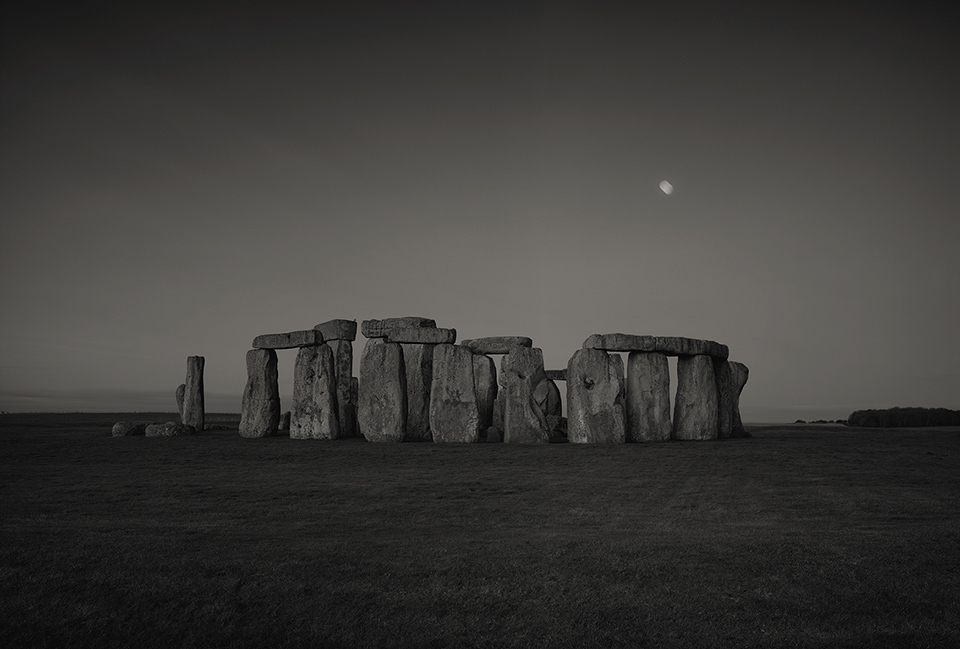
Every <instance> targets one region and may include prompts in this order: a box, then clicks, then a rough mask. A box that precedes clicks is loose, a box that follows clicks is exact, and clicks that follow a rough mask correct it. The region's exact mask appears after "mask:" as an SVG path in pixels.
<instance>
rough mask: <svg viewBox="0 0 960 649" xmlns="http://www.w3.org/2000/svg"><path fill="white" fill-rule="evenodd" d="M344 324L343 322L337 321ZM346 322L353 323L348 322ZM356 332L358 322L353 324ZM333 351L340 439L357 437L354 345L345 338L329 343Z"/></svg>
mask: <svg viewBox="0 0 960 649" xmlns="http://www.w3.org/2000/svg"><path fill="white" fill-rule="evenodd" d="M335 322H343V321H339V320H338V321H335ZM346 322H352V321H351V320H347V321H346ZM353 325H354V330H356V325H357V323H356V322H353ZM327 345H329V347H330V349H331V350H332V351H333V370H334V374H335V375H336V381H337V418H338V419H339V420H340V437H356V435H357V399H356V397H355V395H354V393H353V343H352V342H351V341H349V340H346V339H344V338H337V339H332V340H330V342H328V343H327Z"/></svg>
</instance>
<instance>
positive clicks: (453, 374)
mask: <svg viewBox="0 0 960 649" xmlns="http://www.w3.org/2000/svg"><path fill="white" fill-rule="evenodd" d="M430 428H431V430H432V431H433V441H434V442H465V443H470V442H476V441H477V440H478V439H479V438H480V411H479V409H478V408H477V394H476V386H475V384H474V380H473V353H472V352H471V351H470V350H469V349H467V348H466V347H461V346H460V345H437V346H436V347H435V348H434V350H433V384H432V388H431V390H430Z"/></svg>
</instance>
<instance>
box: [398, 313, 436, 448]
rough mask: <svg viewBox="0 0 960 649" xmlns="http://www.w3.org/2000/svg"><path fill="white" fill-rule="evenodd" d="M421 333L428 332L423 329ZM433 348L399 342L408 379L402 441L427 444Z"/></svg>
mask: <svg viewBox="0 0 960 649" xmlns="http://www.w3.org/2000/svg"><path fill="white" fill-rule="evenodd" d="M424 331H430V330H429V329H424ZM435 347H436V346H435V345H419V344H413V343H402V344H400V348H401V349H402V350H403V368H404V371H405V372H406V377H407V424H406V431H405V432H404V435H403V440H404V441H405V442H406V441H412V442H429V441H430V440H432V439H433V437H432V435H431V433H430V390H431V385H432V384H433V350H434V348H435Z"/></svg>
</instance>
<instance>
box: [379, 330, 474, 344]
mask: <svg viewBox="0 0 960 649" xmlns="http://www.w3.org/2000/svg"><path fill="white" fill-rule="evenodd" d="M384 334H385V335H384V337H385V338H386V339H387V341H388V342H392V343H415V344H421V345H443V344H449V345H452V344H453V343H455V342H457V330H456V329H437V328H436V327H403V328H402V329H388V330H386V331H385V332H384Z"/></svg>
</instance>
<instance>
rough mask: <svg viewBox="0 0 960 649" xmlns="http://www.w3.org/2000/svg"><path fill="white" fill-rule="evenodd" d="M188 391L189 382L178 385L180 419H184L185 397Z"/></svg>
mask: <svg viewBox="0 0 960 649" xmlns="http://www.w3.org/2000/svg"><path fill="white" fill-rule="evenodd" d="M186 392H187V384H186V383H181V384H180V385H178V386H177V412H178V413H180V421H183V397H184V395H185V394H186Z"/></svg>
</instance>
